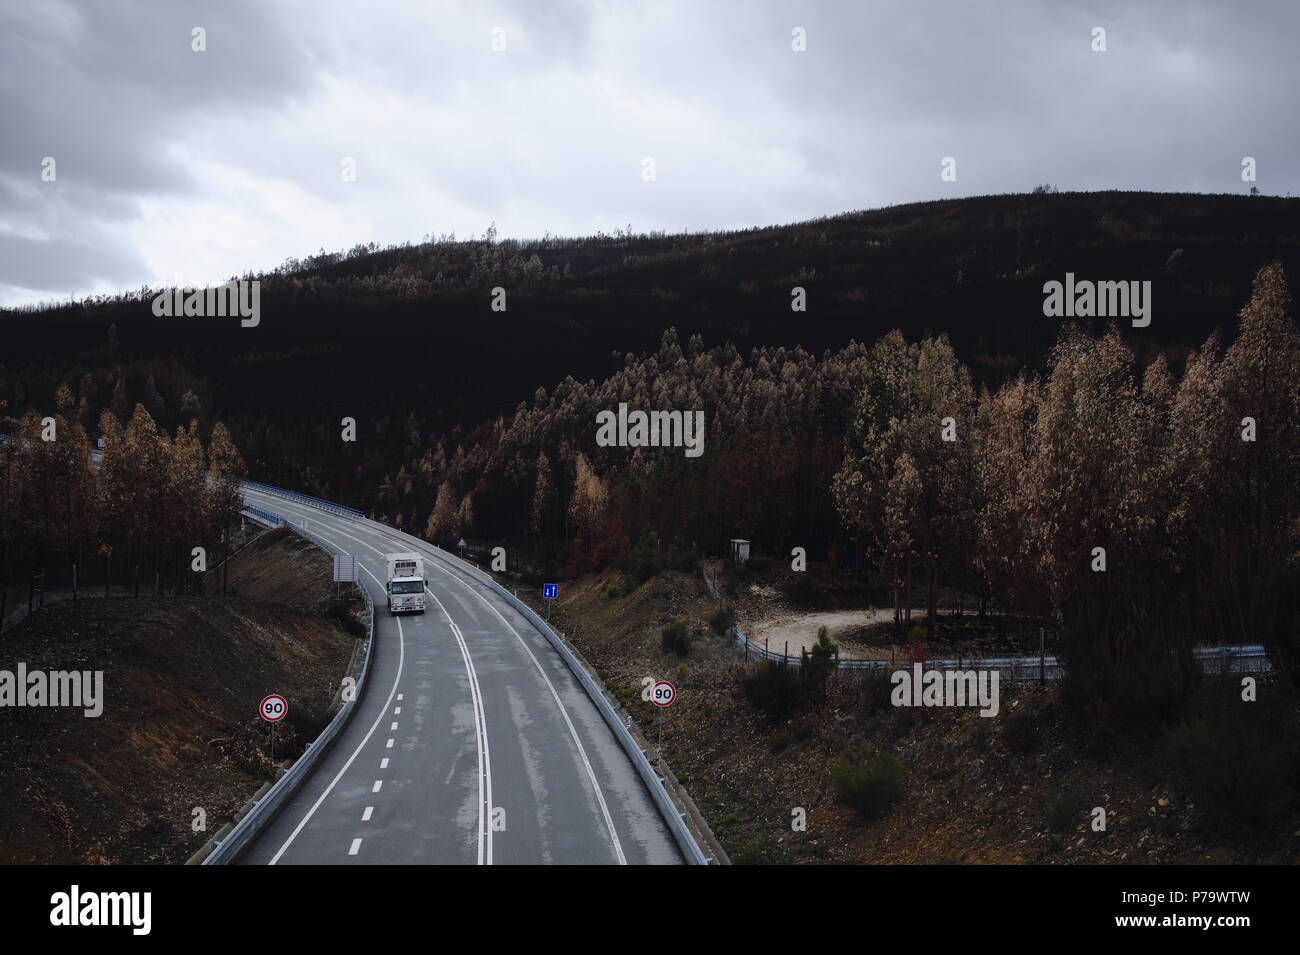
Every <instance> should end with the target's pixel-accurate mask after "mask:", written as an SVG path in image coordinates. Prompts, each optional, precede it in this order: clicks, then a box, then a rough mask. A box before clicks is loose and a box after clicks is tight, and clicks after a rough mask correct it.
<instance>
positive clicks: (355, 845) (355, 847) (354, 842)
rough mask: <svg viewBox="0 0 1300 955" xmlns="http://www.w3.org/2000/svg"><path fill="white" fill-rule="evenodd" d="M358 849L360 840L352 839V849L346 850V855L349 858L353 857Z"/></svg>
mask: <svg viewBox="0 0 1300 955" xmlns="http://www.w3.org/2000/svg"><path fill="white" fill-rule="evenodd" d="M360 848H361V840H360V839H353V840H352V848H351V849H349V850H348V855H350V856H354V855H356V854H357V850H358V849H360Z"/></svg>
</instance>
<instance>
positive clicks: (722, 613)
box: [709, 603, 736, 637]
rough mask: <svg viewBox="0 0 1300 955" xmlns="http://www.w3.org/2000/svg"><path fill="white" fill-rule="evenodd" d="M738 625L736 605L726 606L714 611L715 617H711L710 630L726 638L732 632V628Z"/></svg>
mask: <svg viewBox="0 0 1300 955" xmlns="http://www.w3.org/2000/svg"><path fill="white" fill-rule="evenodd" d="M735 625H736V605H735V604H730V603H729V604H726V605H725V606H722V607H719V608H718V609H717V610H716V611H714V613H713V616H711V617H709V629H710V630H712V631H713V632H714V633H716V634H717V635H718V636H720V637H722V636H726V635H727V634H728V633H730V632H731V628H732V627H734V626H735Z"/></svg>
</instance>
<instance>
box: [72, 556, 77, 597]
mask: <svg viewBox="0 0 1300 955" xmlns="http://www.w3.org/2000/svg"><path fill="white" fill-rule="evenodd" d="M72 599H73V600H74V601H75V600H76V599H77V565H76V564H73V565H72Z"/></svg>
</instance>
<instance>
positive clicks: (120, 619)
mask: <svg viewBox="0 0 1300 955" xmlns="http://www.w3.org/2000/svg"><path fill="white" fill-rule="evenodd" d="M215 576H216V572H215V571H214V572H212V577H213V578H215ZM331 577H332V562H331V559H330V557H329V556H328V555H327V554H325V553H323V552H321V551H319V550H317V549H316V548H314V547H312V546H310V545H307V544H305V543H304V542H303V541H301V540H300V539H299V538H296V537H292V536H289V535H287V534H285V533H284V532H270V533H268V534H266V535H263V536H262V537H261V538H259V539H258V541H256V542H255V543H253V544H251V545H249V546H248V547H246V548H245V549H244V550H243V551H241V552H240V553H238V554H237V555H236V556H235V557H234V558H233V560H232V563H231V567H230V583H231V585H232V592H235V591H236V590H237V591H238V593H239V596H230V597H224V598H223V597H163V598H159V599H152V598H138V599H136V598H120V599H118V598H111V599H98V600H79V601H77V602H75V603H73V602H71V601H66V602H61V603H58V604H56V605H54V606H47V607H46V609H45V610H44V611H42V612H41V613H38V614H35V615H34V616H33V617H31V618H30V619H29V620H27V621H25V622H24V623H23V624H22V625H21V626H19V627H17V628H15V629H14V631H13V632H12V633H6V634H5V635H4V639H3V641H2V642H0V670H8V671H10V672H15V671H16V670H17V667H18V664H19V663H20V662H22V663H25V665H26V668H27V671H28V672H29V673H30V672H32V671H35V670H43V671H51V670H72V669H76V670H83V671H86V670H89V671H94V670H102V671H103V712H102V713H101V715H99V716H97V717H87V716H85V715H83V710H82V709H81V708H78V707H49V706H46V707H35V708H32V707H23V708H16V707H13V706H4V707H0V760H2V761H3V765H4V772H3V774H2V775H0V805H3V806H4V807H5V820H4V823H3V824H2V825H0V862H6V863H45V862H56V863H95V862H112V863H146V862H148V863H180V862H183V861H184V860H185V859H186V858H187V857H188V856H189V855H190V854H191V853H192V852H193V851H194V850H195V849H196V848H198V847H199V845H201V844H202V842H203V841H204V839H205V838H207V836H208V835H209V834H210V833H211V832H213V831H215V830H216V829H217V828H218V827H219V826H220V825H221V824H222V823H223V822H224V821H226V820H227V819H228V818H229V817H230V816H231V815H232V814H233V813H234V812H235V811H236V810H238V808H239V807H240V806H241V805H242V804H243V803H244V801H245V800H247V798H248V797H249V796H250V795H251V794H252V792H253V791H254V790H255V789H256V788H257V787H258V786H260V785H261V784H262V783H263V782H264V781H266V780H268V779H270V778H272V765H271V762H270V760H269V758H268V756H267V747H266V742H267V735H266V724H264V723H263V722H262V720H261V719H260V718H259V717H258V716H257V704H258V701H259V700H261V699H262V697H264V696H265V695H266V694H268V693H280V694H282V695H283V696H285V697H286V698H287V699H288V701H289V717H288V719H287V720H286V721H285V723H284V724H281V726H280V727H279V728H277V731H276V755H277V758H280V757H281V756H284V755H294V754H295V753H297V752H301V749H302V746H303V745H304V743H305V741H307V740H310V739H312V738H314V736H315V734H316V733H317V732H318V731H319V729H320V728H321V727H322V726H323V725H324V724H325V721H326V719H327V718H328V717H327V711H328V707H329V704H330V701H331V693H332V691H333V690H335V689H337V687H338V683H339V680H340V678H341V677H342V676H343V674H344V672H345V669H346V666H347V663H348V658H349V656H350V654H351V652H352V648H353V643H354V639H355V638H354V637H353V636H351V635H350V634H348V633H347V632H346V631H345V630H344V629H343V627H342V626H341V625H340V624H339V623H338V622H336V621H335V620H332V619H329V618H327V617H326V616H324V614H323V613H322V612H321V611H322V610H323V609H324V607H325V605H326V602H327V600H328V597H329V595H330V594H332V593H333V590H334V585H333V583H332V582H331ZM208 583H209V592H213V591H215V590H216V589H217V588H216V587H215V586H214V585H215V584H217V583H218V581H217V580H216V579H210V580H209V582H208ZM196 810H202V811H203V812H202V815H203V817H205V820H206V826H207V831H206V832H203V831H198V832H196V831H195V830H194V825H195V820H196V819H197V818H199V814H198V813H196Z"/></svg>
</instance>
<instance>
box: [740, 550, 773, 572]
mask: <svg viewBox="0 0 1300 955" xmlns="http://www.w3.org/2000/svg"><path fill="white" fill-rule="evenodd" d="M745 569H746V570H748V571H752V572H753V573H756V574H766V573H767V572H768V571H769V570H771V569H772V558H771V557H766V556H764V555H761V554H754V555H753V556H752V557H747V558H745Z"/></svg>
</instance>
